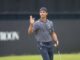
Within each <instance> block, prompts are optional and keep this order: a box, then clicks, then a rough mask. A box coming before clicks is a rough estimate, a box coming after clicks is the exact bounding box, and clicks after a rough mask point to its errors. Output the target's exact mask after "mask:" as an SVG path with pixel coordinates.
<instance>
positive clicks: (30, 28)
mask: <svg viewBox="0 0 80 60" xmlns="http://www.w3.org/2000/svg"><path fill="white" fill-rule="evenodd" d="M31 33H33V25H32V24H30V25H29V29H28V34H31Z"/></svg>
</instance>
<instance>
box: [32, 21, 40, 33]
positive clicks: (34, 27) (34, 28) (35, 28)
mask: <svg viewBox="0 0 80 60" xmlns="http://www.w3.org/2000/svg"><path fill="white" fill-rule="evenodd" d="M38 29H39V27H38V24H37V23H36V22H35V23H34V25H33V31H34V32H36V31H37V30H38Z"/></svg>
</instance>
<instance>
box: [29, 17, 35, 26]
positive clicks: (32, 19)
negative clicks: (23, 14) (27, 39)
mask: <svg viewBox="0 0 80 60" xmlns="http://www.w3.org/2000/svg"><path fill="white" fill-rule="evenodd" d="M34 22H35V21H34V18H33V17H32V16H30V24H32V25H33V24H34Z"/></svg>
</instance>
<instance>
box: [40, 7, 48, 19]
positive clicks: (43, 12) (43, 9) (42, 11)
mask: <svg viewBox="0 0 80 60" xmlns="http://www.w3.org/2000/svg"><path fill="white" fill-rule="evenodd" d="M39 14H40V17H41V18H45V17H47V15H48V11H47V8H46V7H41V8H40V11H39Z"/></svg>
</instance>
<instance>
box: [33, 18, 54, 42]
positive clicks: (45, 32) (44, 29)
mask: <svg viewBox="0 0 80 60" xmlns="http://www.w3.org/2000/svg"><path fill="white" fill-rule="evenodd" d="M33 32H34V36H35V38H36V40H37V41H39V42H49V41H52V38H51V33H52V32H54V26H53V22H52V21H50V20H48V19H47V20H46V22H42V21H41V20H40V19H39V20H38V21H36V22H35V23H34V25H33Z"/></svg>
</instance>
